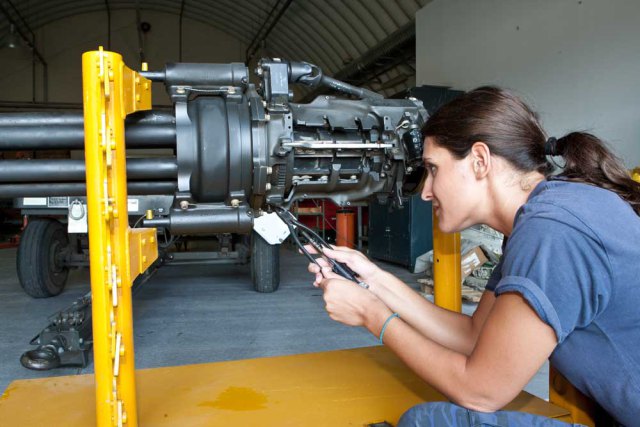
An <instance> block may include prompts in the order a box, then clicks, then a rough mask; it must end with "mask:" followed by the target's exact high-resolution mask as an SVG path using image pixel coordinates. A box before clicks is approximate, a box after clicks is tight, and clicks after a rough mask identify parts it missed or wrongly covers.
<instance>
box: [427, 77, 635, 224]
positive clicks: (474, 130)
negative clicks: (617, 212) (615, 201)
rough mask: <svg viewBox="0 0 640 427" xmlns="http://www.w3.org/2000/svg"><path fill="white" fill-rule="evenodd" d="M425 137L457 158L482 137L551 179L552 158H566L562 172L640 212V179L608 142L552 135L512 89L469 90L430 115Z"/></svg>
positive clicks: (517, 163)
mask: <svg viewBox="0 0 640 427" xmlns="http://www.w3.org/2000/svg"><path fill="white" fill-rule="evenodd" d="M422 135H423V136H424V137H432V138H434V140H435V143H436V144H437V145H439V146H441V147H444V148H446V149H447V150H448V151H449V152H450V153H451V154H452V155H453V156H454V157H455V158H457V159H462V158H464V157H466V156H467V155H468V154H469V151H470V150H471V148H472V146H473V144H475V143H476V142H477V141H482V142H484V143H485V144H487V146H489V149H490V150H491V153H492V154H495V155H496V156H500V157H502V158H503V159H505V160H507V161H508V162H509V163H510V164H511V165H513V167H514V168H515V169H517V170H519V171H522V172H525V173H527V172H533V171H536V172H538V173H541V174H543V175H544V176H545V177H547V178H549V177H550V176H551V175H552V173H553V172H554V169H555V168H554V165H553V164H552V163H551V162H550V161H549V160H548V157H547V156H549V155H552V156H563V157H564V159H565V161H566V164H565V166H564V170H563V171H562V172H561V173H560V174H559V176H561V177H564V178H565V179H567V180H569V181H575V182H583V183H586V184H591V185H595V186H597V187H602V188H605V189H607V190H610V191H613V192H614V193H616V194H617V195H618V196H620V197H622V199H624V200H625V201H627V202H628V203H629V204H630V205H631V207H632V208H633V210H634V211H635V212H636V214H638V215H640V183H638V182H636V181H634V180H633V179H631V175H630V174H629V173H628V172H627V170H626V169H625V167H624V165H623V163H622V162H621V161H620V160H619V159H618V158H617V157H616V156H615V155H614V154H613V153H612V152H611V150H609V149H608V148H607V146H606V145H605V144H604V142H602V141H601V140H599V139H598V138H596V137H595V136H593V135H591V134H588V133H584V132H572V133H570V134H568V135H565V136H564V137H562V138H560V139H556V138H548V139H547V138H546V136H545V132H544V130H543V129H542V126H540V122H539V120H538V116H537V114H535V113H534V112H533V110H531V109H530V108H529V106H528V105H526V104H525V103H524V102H523V101H522V100H521V99H520V98H518V97H517V96H515V95H514V94H512V93H511V92H509V91H507V90H504V89H501V88H498V87H495V86H483V87H479V88H477V89H474V90H472V91H469V92H466V93H464V94H463V95H461V96H459V97H457V98H455V99H453V100H452V101H450V102H448V103H447V104H445V105H443V106H442V107H440V108H439V109H438V110H437V111H436V112H435V113H434V114H433V115H432V116H431V117H429V119H428V120H427V123H426V124H425V125H424V127H423V128H422Z"/></svg>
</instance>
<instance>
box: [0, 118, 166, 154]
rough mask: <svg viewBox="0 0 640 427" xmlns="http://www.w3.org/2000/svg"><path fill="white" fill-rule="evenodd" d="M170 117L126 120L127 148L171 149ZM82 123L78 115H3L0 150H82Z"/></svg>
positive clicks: (1, 119)
mask: <svg viewBox="0 0 640 427" xmlns="http://www.w3.org/2000/svg"><path fill="white" fill-rule="evenodd" d="M174 121H175V119H174V117H173V115H172V114H170V113H165V112H154V111H147V112H144V113H136V114H132V115H130V116H128V117H127V119H126V121H125V132H126V133H125V140H126V142H127V148H173V147H175V145H176V126H175V123H174ZM83 148H84V120H83V116H82V113H81V112H77V113H76V112H73V113H68V112H64V113H60V112H46V113H2V114H0V150H27V151H29V150H52V149H65V150H81V149H83Z"/></svg>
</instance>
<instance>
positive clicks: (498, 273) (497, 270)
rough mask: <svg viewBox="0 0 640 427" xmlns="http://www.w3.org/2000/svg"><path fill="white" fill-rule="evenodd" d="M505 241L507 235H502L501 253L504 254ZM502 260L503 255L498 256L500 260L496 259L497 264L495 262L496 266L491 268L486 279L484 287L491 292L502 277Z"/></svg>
mask: <svg viewBox="0 0 640 427" xmlns="http://www.w3.org/2000/svg"><path fill="white" fill-rule="evenodd" d="M507 241H508V237H507V236H504V237H503V239H502V253H503V254H504V251H505V248H506V247H507ZM503 261H504V256H502V257H500V261H498V264H496V266H495V267H494V268H493V271H492V272H491V276H489V280H488V281H487V284H486V286H485V289H486V290H488V291H491V292H494V291H495V290H496V286H498V282H500V279H502V263H503Z"/></svg>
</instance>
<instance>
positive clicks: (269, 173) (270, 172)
mask: <svg viewBox="0 0 640 427" xmlns="http://www.w3.org/2000/svg"><path fill="white" fill-rule="evenodd" d="M272 173H273V168H272V167H271V166H267V175H271V174H272Z"/></svg>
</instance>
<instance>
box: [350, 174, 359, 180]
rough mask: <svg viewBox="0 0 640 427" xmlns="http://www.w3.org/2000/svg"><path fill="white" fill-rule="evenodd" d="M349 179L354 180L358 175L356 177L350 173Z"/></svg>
mask: <svg viewBox="0 0 640 427" xmlns="http://www.w3.org/2000/svg"><path fill="white" fill-rule="evenodd" d="M349 179H351V180H356V179H358V177H357V176H355V175H351V176H350V177H349Z"/></svg>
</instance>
